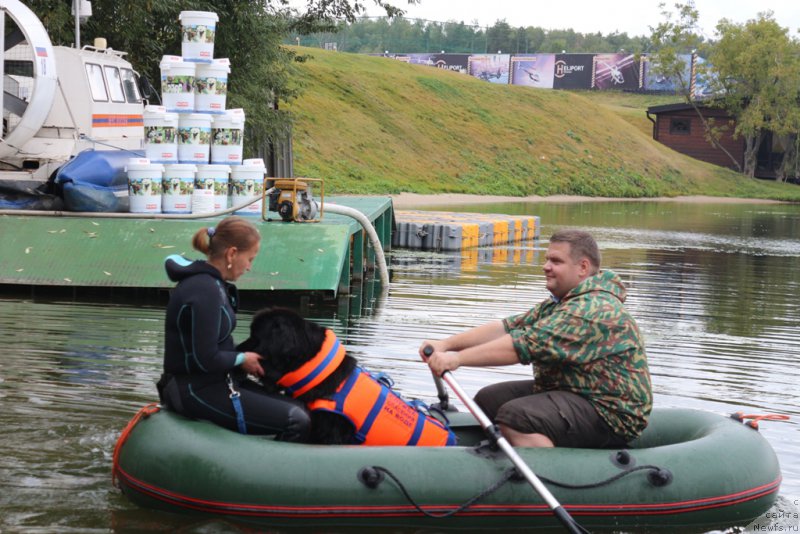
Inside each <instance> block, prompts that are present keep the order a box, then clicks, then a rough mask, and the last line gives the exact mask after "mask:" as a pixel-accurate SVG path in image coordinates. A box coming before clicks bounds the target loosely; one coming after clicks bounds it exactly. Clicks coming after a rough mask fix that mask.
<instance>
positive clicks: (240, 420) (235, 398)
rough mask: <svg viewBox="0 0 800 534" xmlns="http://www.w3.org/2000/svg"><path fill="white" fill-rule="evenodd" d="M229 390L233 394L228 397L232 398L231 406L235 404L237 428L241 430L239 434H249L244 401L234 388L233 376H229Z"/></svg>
mask: <svg viewBox="0 0 800 534" xmlns="http://www.w3.org/2000/svg"><path fill="white" fill-rule="evenodd" d="M228 389H229V390H230V392H231V394H230V395H228V397H230V399H231V404H233V411H234V412H236V426H237V427H238V428H239V434H247V425H246V424H245V422H244V410H242V400H241V399H240V398H239V397H241V393H239V392H238V391H236V388H234V387H233V379H232V378H231V375H228Z"/></svg>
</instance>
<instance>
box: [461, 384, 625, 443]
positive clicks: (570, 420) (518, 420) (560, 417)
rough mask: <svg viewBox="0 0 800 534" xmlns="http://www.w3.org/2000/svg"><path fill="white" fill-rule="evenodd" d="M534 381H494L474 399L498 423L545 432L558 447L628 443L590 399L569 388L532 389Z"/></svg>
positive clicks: (527, 431) (534, 431)
mask: <svg viewBox="0 0 800 534" xmlns="http://www.w3.org/2000/svg"><path fill="white" fill-rule="evenodd" d="M533 383H534V381H533V380H517V381H512V382H500V383H498V384H492V385H491V386H486V387H485V388H483V389H481V390H480V391H479V392H478V394H477V395H476V396H475V402H476V403H477V404H478V406H480V407H481V409H483V411H484V412H485V413H486V415H487V416H489V418H490V419H491V420H492V421H494V422H495V423H499V424H503V425H505V426H508V427H510V428H513V429H514V430H516V431H518V432H522V433H525V434H543V435H545V436H547V437H548V438H550V441H552V442H553V443H554V444H555V445H556V446H557V447H581V448H592V449H603V448H616V447H624V446H625V444H626V442H625V440H624V439H623V438H621V437H619V436H617V435H616V434H614V432H613V431H612V430H611V427H610V426H608V423H606V422H605V420H604V419H603V418H602V417H601V416H600V414H598V413H597V410H595V409H594V406H593V405H592V403H591V402H589V401H588V400H587V399H585V398H584V397H582V396H580V395H577V394H575V393H570V392H567V391H547V392H544V393H533Z"/></svg>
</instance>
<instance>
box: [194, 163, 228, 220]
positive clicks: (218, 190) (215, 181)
mask: <svg viewBox="0 0 800 534" xmlns="http://www.w3.org/2000/svg"><path fill="white" fill-rule="evenodd" d="M230 172H231V168H230V167H228V166H227V165H198V166H197V178H196V179H195V195H194V196H193V197H192V213H210V212H212V211H219V210H224V209H226V208H227V207H228V189H229V185H228V182H229V175H230Z"/></svg>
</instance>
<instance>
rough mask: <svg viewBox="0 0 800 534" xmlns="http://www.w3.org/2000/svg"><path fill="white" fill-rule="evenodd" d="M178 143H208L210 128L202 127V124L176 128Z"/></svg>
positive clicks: (209, 142) (209, 140) (209, 141)
mask: <svg viewBox="0 0 800 534" xmlns="http://www.w3.org/2000/svg"><path fill="white" fill-rule="evenodd" d="M178 144H181V145H210V144H211V128H204V127H202V126H186V127H183V126H182V127H180V128H178Z"/></svg>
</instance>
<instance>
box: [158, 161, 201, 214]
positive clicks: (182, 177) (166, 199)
mask: <svg viewBox="0 0 800 534" xmlns="http://www.w3.org/2000/svg"><path fill="white" fill-rule="evenodd" d="M196 171H197V167H196V166H194V165H189V164H185V163H176V164H174V165H165V166H164V179H163V180H162V182H161V184H162V192H161V211H162V212H164V213H191V212H192V193H193V192H194V175H195V172H196Z"/></svg>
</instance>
